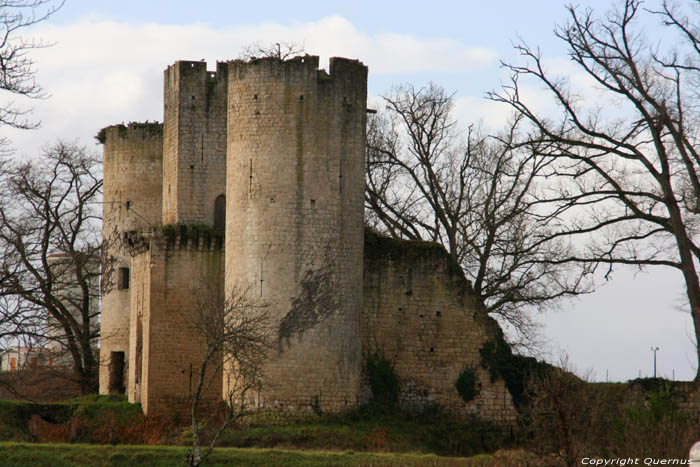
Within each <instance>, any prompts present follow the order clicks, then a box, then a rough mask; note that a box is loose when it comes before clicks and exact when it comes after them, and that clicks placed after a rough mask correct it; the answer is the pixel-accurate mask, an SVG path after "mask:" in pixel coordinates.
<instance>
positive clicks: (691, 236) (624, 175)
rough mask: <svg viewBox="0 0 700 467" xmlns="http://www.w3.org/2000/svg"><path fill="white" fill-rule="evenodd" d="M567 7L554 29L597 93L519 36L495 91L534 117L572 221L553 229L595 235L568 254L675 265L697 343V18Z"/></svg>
mask: <svg viewBox="0 0 700 467" xmlns="http://www.w3.org/2000/svg"><path fill="white" fill-rule="evenodd" d="M568 12H569V22H568V23H567V24H566V25H564V26H561V27H558V28H557V29H556V30H555V34H556V36H557V37H558V38H559V39H561V40H562V41H564V43H565V44H566V45H567V46H568V47H569V56H570V58H571V60H572V61H573V63H574V64H575V65H576V66H577V67H578V71H579V72H580V73H582V74H583V75H585V76H586V77H587V78H588V79H590V80H591V81H592V82H593V83H595V85H596V89H597V92H599V93H600V95H601V99H599V100H597V99H595V95H588V96H586V99H584V98H583V96H581V95H580V92H578V93H577V90H576V89H572V86H571V83H570V82H569V80H568V79H567V78H566V77H562V76H555V75H554V74H553V73H550V72H549V71H547V69H546V67H545V63H544V62H543V59H542V56H541V54H540V51H539V50H538V49H533V48H531V47H529V46H527V45H526V44H520V45H518V46H517V47H516V49H517V50H518V51H519V52H520V54H521V55H522V56H523V57H524V59H525V64H524V65H508V64H507V65H505V66H506V67H507V68H509V69H510V71H511V72H512V81H511V83H510V85H509V86H507V87H505V88H503V90H502V91H500V92H494V93H491V94H490V97H491V99H493V100H495V101H499V102H505V103H507V104H508V105H510V106H511V107H512V108H513V109H515V111H516V112H518V114H519V115H520V116H521V118H523V119H525V120H526V121H527V122H528V123H529V124H530V128H531V130H530V135H529V139H530V142H531V143H533V144H535V143H536V145H537V150H538V153H539V154H540V155H541V156H542V157H544V158H546V159H547V160H549V161H552V162H553V165H552V166H553V167H554V168H555V170H554V175H555V176H556V177H557V178H558V179H559V187H560V188H559V191H558V193H557V196H555V197H554V198H553V200H556V201H557V203H558V206H559V207H558V209H559V210H560V211H562V212H563V211H568V212H569V215H568V217H569V221H570V222H569V223H568V224H567V225H566V226H562V228H561V229H560V231H559V232H557V235H559V236H562V237H564V236H566V237H571V236H575V237H580V238H589V237H591V236H594V238H595V241H594V242H593V243H592V244H591V246H590V248H588V250H587V251H586V252H584V253H583V254H580V255H575V256H571V257H569V258H565V261H583V262H593V263H595V264H603V265H606V267H607V268H608V272H610V271H612V269H613V267H614V266H615V265H619V264H624V265H634V266H637V267H640V268H642V267H646V266H666V267H672V268H675V269H677V270H678V271H680V273H681V274H682V276H683V278H684V281H685V285H686V295H687V298H688V302H689V311H690V313H691V316H692V320H693V323H694V328H695V338H696V342H700V341H698V340H697V339H698V337H700V285H699V283H698V272H697V261H698V260H700V244H699V243H698V233H699V232H700V230H699V229H700V153H699V152H698V151H699V148H698V128H700V125H698V123H700V122H699V116H698V112H697V109H698V105H700V94H698V92H697V85H698V83H699V82H700V30H699V29H698V26H697V20H698V17H697V16H696V17H695V18H694V21H695V23H691V20H690V19H688V18H687V17H685V16H683V15H682V14H680V13H679V12H678V11H676V10H674V9H672V8H671V6H670V4H669V3H668V2H665V1H664V2H661V4H660V6H659V7H658V9H657V10H650V9H644V8H642V2H641V1H640V0H623V1H621V2H619V3H618V8H617V9H616V10H614V11H612V12H609V13H608V14H607V15H605V16H603V17H600V18H599V17H596V16H595V15H594V13H593V12H592V11H591V10H585V11H581V10H579V9H578V8H576V7H573V6H569V7H568ZM640 18H646V19H652V20H653V19H660V20H661V22H662V24H664V25H665V26H666V27H667V31H668V34H666V35H665V36H664V40H659V41H657V42H654V43H648V42H647V41H646V40H645V38H644V36H643V33H642V31H641V26H640V25H639V23H638V22H639V21H640ZM530 80H532V81H534V83H535V84H536V85H538V86H543V87H544V88H545V89H546V90H547V91H549V95H550V96H551V98H552V100H553V102H554V103H555V104H556V107H557V114H558V117H553V115H552V113H549V114H546V113H544V112H540V111H537V110H536V108H535V103H533V102H531V101H529V100H528V99H526V98H525V96H524V93H523V92H521V91H522V89H523V86H524V84H523V83H529V82H531V81H530ZM595 102H602V104H600V105H597V106H596V105H594V104H593V103H595ZM553 178H554V177H553ZM697 349H698V355H699V356H700V346H697ZM697 380H698V376H696V381H697Z"/></svg>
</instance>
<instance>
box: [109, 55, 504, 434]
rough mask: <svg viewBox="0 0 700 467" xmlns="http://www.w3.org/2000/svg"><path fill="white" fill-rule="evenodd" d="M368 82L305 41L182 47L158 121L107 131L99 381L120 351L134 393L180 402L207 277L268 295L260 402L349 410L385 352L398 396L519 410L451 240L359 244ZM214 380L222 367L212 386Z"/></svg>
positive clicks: (150, 407)
mask: <svg viewBox="0 0 700 467" xmlns="http://www.w3.org/2000/svg"><path fill="white" fill-rule="evenodd" d="M366 86H367V68H366V67H365V66H364V65H362V63H360V62H358V61H355V60H347V59H342V58H334V59H331V62H330V68H329V71H328V73H327V72H325V71H324V70H320V69H319V68H318V57H314V56H305V57H297V58H295V59H292V60H287V61H281V60H277V59H262V60H253V61H250V62H243V61H232V62H220V63H217V69H216V71H215V72H210V71H207V69H206V64H205V63H203V62H184V61H181V62H176V63H175V64H174V65H172V66H170V67H168V69H167V70H166V71H165V76H164V103H165V106H164V119H163V120H164V125H163V126H162V129H161V127H160V126H157V125H154V124H130V125H129V126H128V127H123V126H116V127H109V128H107V129H106V130H105V132H104V133H103V137H104V143H105V148H104V149H105V203H106V204H105V216H104V232H105V238H107V233H108V232H110V233H112V234H114V233H116V235H114V237H115V238H118V239H120V240H121V242H117V243H115V244H114V245H113V246H109V248H111V250H110V251H111V252H112V254H113V256H114V257H115V258H117V261H118V263H119V266H120V268H122V269H124V268H129V273H130V284H129V286H128V289H120V288H118V287H117V288H115V289H113V290H111V291H108V292H107V293H106V294H105V296H104V300H103V320H102V335H103V339H102V349H103V353H102V355H103V357H104V359H103V366H102V367H101V372H100V391H101V392H102V393H107V392H110V391H112V392H114V391H118V387H119V386H120V385H118V384H117V385H115V384H114V382H113V381H112V382H110V378H109V375H108V365H107V363H109V358H111V357H110V356H112V355H114V353H113V352H114V351H119V352H124V353H125V355H126V361H127V371H126V374H125V376H124V379H125V381H124V382H123V383H124V384H123V385H121V386H123V387H124V388H126V392H127V394H128V396H129V400H131V401H138V402H141V403H142V405H143V408H144V411H147V412H149V413H150V412H153V411H174V410H182V409H183V407H184V406H185V404H186V401H187V398H188V397H189V393H188V391H189V387H190V385H189V377H190V376H189V375H190V374H191V372H192V371H193V370H195V371H196V365H197V363H198V359H199V356H200V353H201V345H200V339H199V337H198V336H197V334H196V332H195V331H194V330H193V329H192V326H191V324H190V320H189V316H188V310H189V309H190V308H191V307H192V306H193V300H192V296H191V295H192V293H191V292H192V290H193V289H194V288H195V287H196V286H197V285H198V284H201V283H204V282H207V283H209V282H215V283H225V289H226V291H227V292H231V291H233V290H241V289H246V290H248V291H249V293H253V294H254V295H255V297H261V298H262V299H263V300H264V301H265V302H266V303H269V304H270V308H271V312H272V315H273V316H274V320H275V327H276V329H277V342H276V343H277V345H276V348H275V350H274V352H273V353H274V355H272V356H271V360H270V362H269V364H268V365H267V366H266V368H265V371H266V374H267V376H268V377H269V379H270V381H271V382H272V384H270V385H268V386H267V387H266V388H264V389H263V391H262V392H261V394H259V395H258V398H257V399H258V400H257V403H259V404H260V406H261V408H264V409H270V410H273V411H282V412H291V413H298V412H305V411H318V410H321V411H339V410H344V409H347V408H351V407H354V406H356V405H357V404H359V403H362V402H363V401H364V400H366V398H367V391H368V389H367V388H366V387H363V384H362V367H363V363H364V361H365V360H366V358H367V357H368V356H369V355H371V354H375V353H381V354H382V355H383V356H384V357H385V358H387V359H389V360H390V361H392V362H393V363H394V367H395V369H396V372H397V374H398V376H399V378H400V381H401V402H402V404H403V405H404V406H407V407H422V406H425V405H428V404H433V403H437V404H440V405H443V406H445V407H448V408H449V409H450V410H452V411H454V412H455V413H459V414H464V415H467V414H476V415H481V416H483V417H485V418H488V419H492V420H497V421H503V422H511V421H513V420H514V414H515V412H514V409H513V405H512V403H511V400H510V396H509V394H508V392H507V391H506V389H505V387H504V385H503V382H502V381H495V382H492V381H491V380H490V378H489V376H488V374H487V372H486V371H485V370H483V369H482V368H481V366H480V364H479V359H478V356H479V352H478V350H479V348H480V347H481V346H482V345H483V343H484V342H486V340H488V339H490V338H492V336H493V335H494V332H493V329H494V328H493V326H497V325H496V324H495V322H493V321H492V320H491V319H490V318H489V317H488V316H486V314H485V313H484V311H483V309H482V308H481V307H479V306H478V304H477V303H476V302H475V300H474V297H473V294H472V293H471V289H470V288H469V285H468V282H467V281H466V280H465V279H464V276H463V275H462V274H461V271H459V270H458V268H455V267H453V266H452V265H451V263H450V262H449V257H448V256H447V255H446V254H445V252H444V250H443V249H442V248H441V247H439V246H436V245H428V246H426V244H413V243H410V242H409V243H407V242H391V243H390V244H387V245H385V246H387V248H377V244H378V242H379V243H381V242H382V241H379V240H377V239H376V237H372V238H373V239H374V240H373V242H372V243H371V244H368V245H369V248H368V249H367V250H366V251H363V248H364V246H365V241H364V230H363V196H364V150H365V124H366V98H367V90H366V89H367V87H366ZM198 224H204V225H205V226H209V227H213V228H214V231H215V232H216V231H217V229H221V228H222V227H223V226H224V224H225V234H226V235H225V240H223V239H222V236H223V231H221V233H220V234H219V235H218V236H217V235H215V236H213V237H212V236H207V237H206V239H205V238H204V237H203V236H199V235H197V234H196V232H197V229H196V228H195V229H192V228H189V229H188V228H186V227H184V226H185V225H198ZM159 225H162V226H159ZM222 241H223V242H225V248H224V244H223V243H222ZM389 246H392V247H391V248H389ZM363 265H364V267H363ZM105 350H107V351H106V352H105ZM117 354H118V352H117ZM465 368H472V369H473V370H474V371H475V372H476V376H477V379H478V384H479V386H480V387H479V391H478V395H477V397H476V398H475V399H474V400H472V401H469V402H468V403H467V402H464V401H463V400H462V399H461V398H460V396H459V394H458V393H457V390H456V389H455V381H456V379H457V377H458V376H459V374H460V372H461V371H462V370H464V369H465ZM112 379H113V378H112ZM222 391H224V393H225V391H226V387H225V384H224V382H223V381H222V380H219V381H218V383H217V386H216V388H214V389H213V392H211V393H210V394H209V397H210V399H211V400H215V399H220V398H221V393H222ZM217 394H218V395H217Z"/></svg>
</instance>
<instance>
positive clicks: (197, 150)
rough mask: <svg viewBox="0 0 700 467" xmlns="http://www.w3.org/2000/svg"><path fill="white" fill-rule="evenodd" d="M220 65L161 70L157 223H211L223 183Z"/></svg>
mask: <svg viewBox="0 0 700 467" xmlns="http://www.w3.org/2000/svg"><path fill="white" fill-rule="evenodd" d="M226 72H227V68H226V63H217V71H216V72H209V71H207V64H206V63H205V62H187V61H179V62H175V64H173V65H171V66H169V67H168V68H167V69H166V70H165V79H164V92H165V96H164V97H165V101H164V102H165V107H164V115H163V122H164V123H163V125H164V145H163V150H164V173H163V175H164V179H163V200H164V201H163V224H178V223H179V224H205V225H208V226H213V223H214V202H215V200H216V198H217V197H218V196H221V195H224V194H225V184H226V101H227V99H226V92H227V79H226Z"/></svg>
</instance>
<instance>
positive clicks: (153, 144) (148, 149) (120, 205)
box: [99, 123, 163, 394]
mask: <svg viewBox="0 0 700 467" xmlns="http://www.w3.org/2000/svg"><path fill="white" fill-rule="evenodd" d="M99 138H100V140H101V142H102V143H103V144H104V187H103V190H104V196H103V200H104V208H103V209H104V211H103V224H102V236H103V239H104V242H105V243H104V247H105V253H106V255H107V256H108V257H109V258H111V260H110V261H107V262H106V266H104V267H103V277H102V289H103V290H102V292H103V296H102V318H101V341H100V363H101V364H100V393H101V394H107V393H110V392H124V388H125V387H126V374H127V371H126V368H125V365H126V362H128V361H129V356H128V353H129V314H130V296H129V289H130V277H131V270H130V267H131V258H130V256H129V254H128V252H127V251H126V250H125V249H124V244H123V239H124V234H125V233H126V232H129V231H133V230H139V229H144V228H150V227H151V226H153V225H156V224H159V223H160V219H161V212H162V207H161V196H162V193H163V188H162V187H163V185H162V181H163V135H162V125H161V124H159V123H130V124H129V126H128V127H126V126H124V125H115V126H110V127H107V128H105V129H104V130H102V131H101V132H100V135H99ZM110 370H111V373H110ZM110 374H112V378H111V379H112V380H111V381H110Z"/></svg>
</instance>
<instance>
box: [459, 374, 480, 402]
mask: <svg viewBox="0 0 700 467" xmlns="http://www.w3.org/2000/svg"><path fill="white" fill-rule="evenodd" d="M478 384H479V380H478V377H477V376H476V370H475V369H474V368H473V367H467V368H465V369H463V370H462V372H461V373H460V374H459V377H458V378H457V381H455V388H457V392H458V393H459V395H460V396H461V397H462V400H463V401H464V402H471V401H473V400H474V398H475V397H476V395H477V394H479V387H478Z"/></svg>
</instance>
